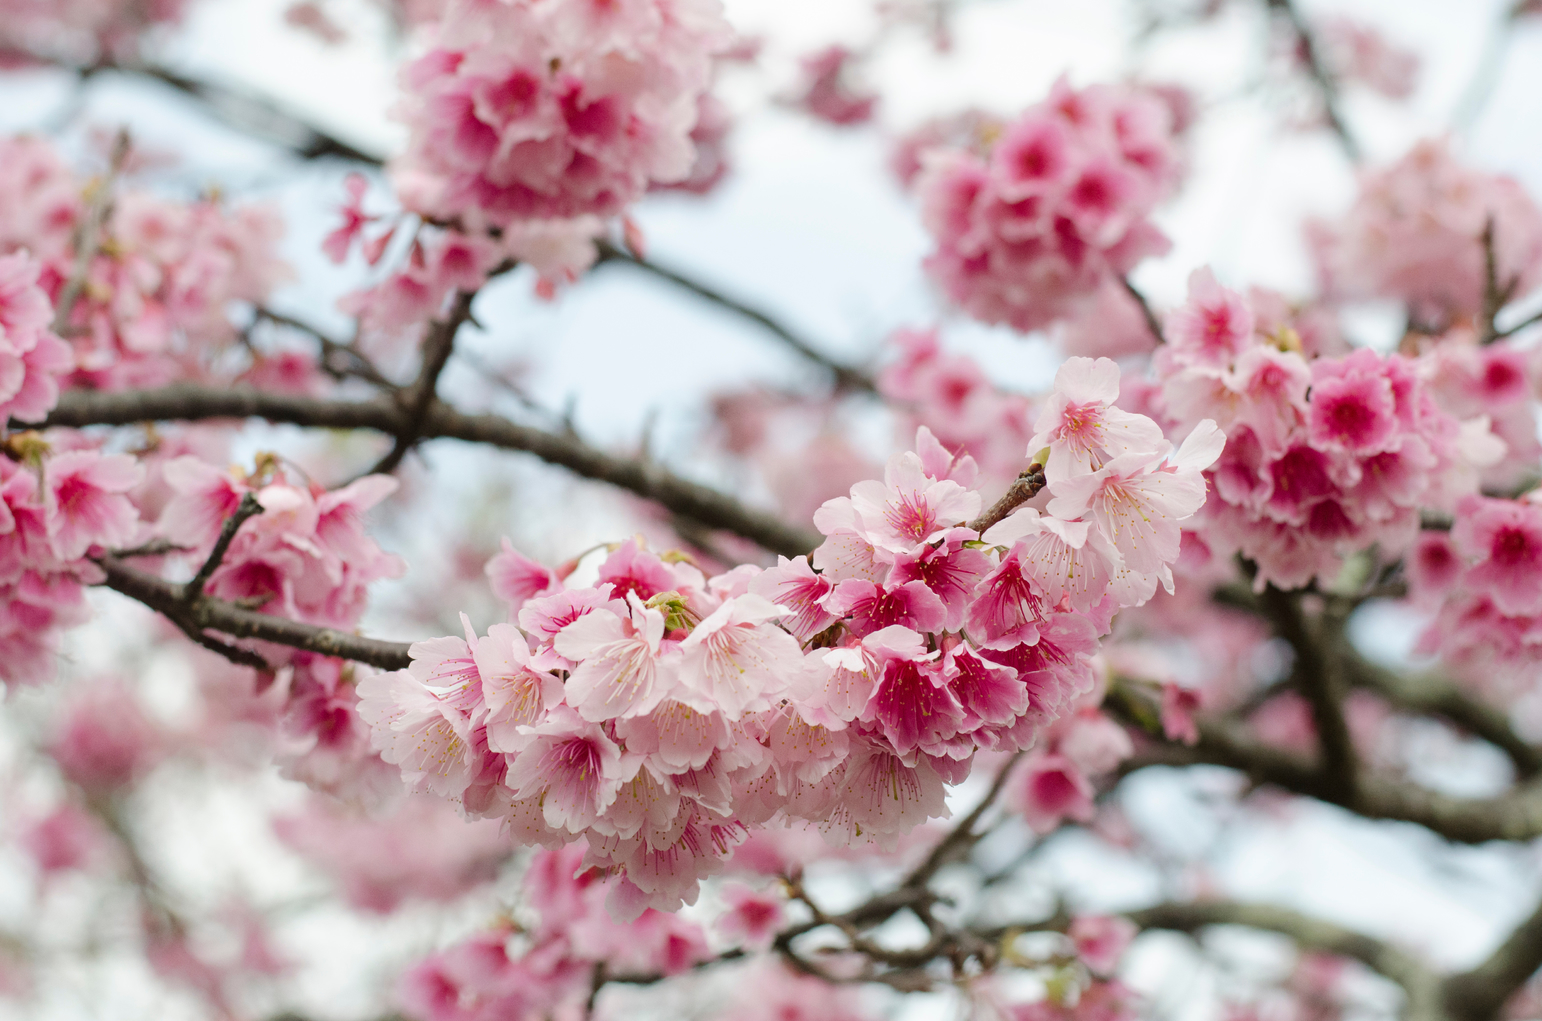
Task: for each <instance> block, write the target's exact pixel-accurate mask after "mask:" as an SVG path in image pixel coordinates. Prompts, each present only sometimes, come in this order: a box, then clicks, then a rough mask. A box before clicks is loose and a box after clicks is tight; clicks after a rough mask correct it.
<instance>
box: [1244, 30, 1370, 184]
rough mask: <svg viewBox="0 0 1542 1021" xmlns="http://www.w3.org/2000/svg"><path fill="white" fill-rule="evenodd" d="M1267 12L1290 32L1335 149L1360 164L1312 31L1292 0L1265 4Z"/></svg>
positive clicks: (1337, 89)
mask: <svg viewBox="0 0 1542 1021" xmlns="http://www.w3.org/2000/svg"><path fill="white" fill-rule="evenodd" d="M1266 2H1267V3H1268V5H1269V9H1270V10H1271V11H1274V12H1275V13H1276V14H1278V15H1280V17H1281V18H1282V19H1283V20H1284V21H1285V23H1286V24H1287V25H1289V26H1290V30H1291V32H1292V33H1294V35H1295V37H1296V45H1297V46H1299V47H1300V50H1301V60H1302V63H1304V64H1305V65H1306V71H1307V74H1309V75H1311V77H1312V81H1314V82H1315V83H1316V84H1317V91H1318V92H1319V93H1320V94H1321V96H1322V106H1323V115H1324V116H1325V117H1326V118H1327V121H1328V127H1330V128H1332V129H1333V134H1334V135H1335V136H1337V138H1338V140H1339V145H1340V146H1341V147H1342V148H1343V150H1344V155H1346V156H1348V157H1349V161H1350V162H1351V163H1358V162H1360V146H1359V144H1358V143H1357V142H1356V141H1355V137H1354V135H1352V134H1350V131H1349V125H1348V124H1347V123H1346V122H1345V120H1344V115H1343V113H1342V112H1341V111H1340V110H1339V86H1338V82H1336V81H1334V80H1333V76H1332V75H1331V74H1329V73H1328V69H1327V67H1326V66H1325V65H1324V64H1323V62H1322V55H1321V54H1320V53H1319V52H1318V49H1317V40H1316V39H1315V38H1314V37H1313V35H1312V30H1311V29H1310V28H1309V27H1308V26H1307V23H1306V19H1305V18H1304V17H1303V16H1302V14H1301V12H1300V11H1299V10H1298V9H1297V8H1296V5H1295V3H1294V2H1293V0H1266Z"/></svg>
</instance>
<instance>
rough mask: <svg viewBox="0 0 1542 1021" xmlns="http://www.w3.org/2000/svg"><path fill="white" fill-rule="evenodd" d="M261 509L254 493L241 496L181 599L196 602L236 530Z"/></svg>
mask: <svg viewBox="0 0 1542 1021" xmlns="http://www.w3.org/2000/svg"><path fill="white" fill-rule="evenodd" d="M262 511H263V507H262V504H261V503H259V502H258V501H257V496H256V494H255V493H247V494H245V495H244V496H242V497H241V502H240V503H239V504H237V505H236V509H235V511H234V512H233V513H232V514H231V515H230V517H228V518H226V519H225V523H224V524H223V525H221V526H220V534H219V538H217V539H215V540H214V548H213V549H211V550H210V551H209V555H208V557H207V558H205V560H204V562H203V564H202V566H200V567H199V568H198V573H197V574H195V575H193V579H192V580H191V581H189V582H188V583H187V584H186V585H185V586H184V587H183V589H182V599H183V601H184V602H187V603H193V602H196V601H197V600H198V599H199V598H200V597H201V596H202V595H203V590H204V586H205V585H207V584H209V579H210V578H212V577H214V572H215V571H217V570H219V566H220V563H221V562H222V561H224V559H225V553H226V551H228V550H229V549H230V544H231V543H232V542H234V541H235V538H236V532H238V531H240V530H241V526H242V525H243V524H245V523H246V520H247V519H248V518H251V517H255V516H256V515H258V514H261V513H262Z"/></svg>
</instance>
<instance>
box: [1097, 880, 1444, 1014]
mask: <svg viewBox="0 0 1542 1021" xmlns="http://www.w3.org/2000/svg"><path fill="white" fill-rule="evenodd" d="M1126 917H1127V918H1129V919H1130V921H1132V922H1134V923H1135V924H1136V925H1138V926H1140V927H1141V928H1142V929H1171V930H1175V931H1177V932H1188V933H1193V932H1197V931H1199V930H1200V929H1204V928H1207V927H1209V926H1212V925H1240V926H1245V927H1247V928H1249V929H1261V930H1264V931H1266V932H1277V933H1280V934H1281V935H1284V936H1289V937H1290V938H1291V939H1292V940H1294V941H1295V943H1296V945H1297V946H1299V947H1301V948H1302V949H1303V950H1316V951H1319V952H1321V953H1326V954H1334V955H1337V956H1340V957H1351V958H1354V959H1355V960H1357V961H1359V962H1361V963H1362V964H1364V965H1366V966H1367V967H1369V968H1370V969H1371V970H1373V971H1376V972H1378V973H1380V974H1381V975H1384V976H1386V977H1387V978H1389V979H1391V980H1392V981H1394V982H1396V983H1397V984H1398V985H1400V986H1402V987H1403V989H1404V990H1405V992H1406V993H1407V995H1408V1002H1407V1004H1406V1006H1405V1009H1404V1014H1403V1016H1404V1017H1405V1018H1408V1019H1414V1018H1420V1019H1429V1021H1433V1019H1435V1018H1438V1017H1440V1016H1441V1015H1440V1003H1441V1000H1440V994H1441V987H1440V979H1439V977H1438V976H1437V975H1436V973H1435V972H1434V971H1433V970H1431V969H1430V967H1429V966H1428V965H1427V964H1425V963H1424V962H1423V961H1420V960H1418V959H1417V958H1415V957H1413V956H1411V955H1409V954H1407V953H1405V952H1404V951H1402V950H1399V949H1398V948H1397V947H1395V946H1393V945H1392V944H1390V943H1388V942H1386V941H1385V940H1380V939H1376V938H1375V937H1373V936H1367V935H1365V934H1364V933H1360V932H1356V931H1354V930H1353V929H1346V928H1344V927H1343V926H1339V925H1334V924H1333V923H1332V922H1325V921H1323V920H1321V919H1318V918H1312V917H1311V916H1309V915H1303V914H1301V913H1299V912H1296V911H1291V910H1289V909H1288V908H1281V907H1274V906H1272V905H1268V904H1244V903H1238V902H1235V901H1221V900H1200V901H1190V902H1174V903H1170V904H1158V905H1155V906H1154V907H1149V908H1143V909H1141V910H1139V911H1131V912H1128V913H1127V914H1126Z"/></svg>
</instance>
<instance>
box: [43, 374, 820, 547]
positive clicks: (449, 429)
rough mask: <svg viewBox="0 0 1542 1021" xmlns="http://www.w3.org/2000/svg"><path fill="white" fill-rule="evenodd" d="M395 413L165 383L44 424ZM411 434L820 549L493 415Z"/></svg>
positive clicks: (306, 422) (720, 501)
mask: <svg viewBox="0 0 1542 1021" xmlns="http://www.w3.org/2000/svg"><path fill="white" fill-rule="evenodd" d="M403 416H404V411H403V409H402V407H401V405H400V404H399V403H398V402H396V401H394V400H392V399H390V398H387V397H378V398H374V399H371V400H365V401H350V400H338V399H330V398H317V397H307V396H302V395H296V394H281V393H271V392H267V391H262V390H255V389H249V388H245V387H231V388H220V387H213V386H199V385H193V384H174V385H172V386H167V387H160V388H158V389H152V390H123V391H112V392H107V391H92V390H70V391H66V392H65V393H64V394H62V395H60V398H59V404H58V406H57V407H55V408H54V410H53V412H52V413H51V414H50V415H49V416H48V419H47V420H46V422H45V423H44V425H43V427H44V428H47V427H50V426H70V427H72V428H81V427H84V426H89V425H132V424H135V423H138V422H147V421H204V420H208V419H221V418H265V419H267V420H269V421H271V422H286V423H289V424H292V425H299V426H307V427H312V428H326V429H371V430H374V431H377V432H383V433H387V434H389V435H392V436H395V435H398V434H400V432H401V431H402V429H403V426H404V418H403ZM32 428H36V426H32ZM420 438H421V439H423V440H431V439H458V440H463V441H466V442H468V443H483V444H486V445H488V446H493V447H499V448H501V449H505V450H519V451H524V452H526V453H530V454H534V455H535V456H536V457H539V458H540V459H541V460H543V461H546V462H548V463H550V464H556V465H561V466H562V467H564V468H567V469H569V470H570V471H572V472H573V473H574V474H577V475H581V476H583V477H584V478H590V479H596V480H598V481H601V482H608V483H610V484H611V485H614V486H618V487H620V488H622V489H626V490H630V491H631V492H633V493H636V494H637V495H638V496H642V497H645V498H647V499H650V500H653V501H655V502H657V503H660V504H662V505H663V506H665V507H667V508H668V509H669V510H671V511H673V512H675V513H676V514H680V515H682V516H684V517H688V518H691V519H693V520H695V521H699V522H701V523H702V524H703V525H706V526H707V527H709V528H721V529H724V530H726V531H729V532H733V533H735V534H736V535H741V536H743V537H745V538H746V539H750V540H752V541H754V542H756V543H759V544H760V545H761V546H763V547H765V548H766V549H768V550H770V551H771V552H773V553H781V554H783V555H784V556H789V557H795V556H798V555H800V554H805V553H807V552H808V551H809V550H811V549H813V548H814V547H815V546H817V545H818V544H819V540H820V537H819V536H818V535H817V534H815V533H812V532H810V531H807V530H805V529H803V528H799V527H796V526H793V525H788V524H786V523H784V522H782V521H780V520H778V519H777V518H776V517H775V516H773V515H771V514H768V513H765V512H763V511H758V510H754V509H752V508H749V507H746V506H744V505H743V504H741V503H740V502H739V501H737V500H735V499H734V498H733V497H731V496H728V495H726V494H724V493H720V492H717V491H716V490H713V489H710V488H708V487H706V486H702V485H699V484H697V483H694V482H689V481H686V480H685V479H682V478H680V477H679V476H677V475H674V474H671V473H670V472H668V471H666V470H664V469H663V468H661V467H659V466H658V465H656V464H653V463H643V462H639V461H636V460H631V459H627V458H621V457H616V456H613V455H611V454H606V453H604V452H603V451H600V450H596V449H595V448H593V447H590V446H588V445H586V444H585V443H583V442H582V441H581V440H579V439H577V438H576V437H573V436H570V435H563V434H558V433H551V432H545V431H543V430H540V429H536V428H532V427H530V426H525V425H520V424H519V423H517V422H513V421H510V420H509V419H506V418H502V417H500V416H498V415H490V414H483V415H468V414H465V413H462V412H460V411H457V410H455V409H454V408H452V407H450V406H449V405H447V404H444V403H443V402H441V401H438V400H434V401H433V402H431V403H430V404H429V407H428V411H427V413H426V415H425V416H424V420H423V427H422V430H421V432H420Z"/></svg>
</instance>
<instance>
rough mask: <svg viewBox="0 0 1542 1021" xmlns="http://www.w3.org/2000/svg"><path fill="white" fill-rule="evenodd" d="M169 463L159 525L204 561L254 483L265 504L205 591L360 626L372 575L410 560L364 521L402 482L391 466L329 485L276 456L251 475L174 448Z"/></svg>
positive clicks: (292, 614)
mask: <svg viewBox="0 0 1542 1021" xmlns="http://www.w3.org/2000/svg"><path fill="white" fill-rule="evenodd" d="M161 472H162V475H163V477H164V479H165V481H166V484H167V485H168V487H169V488H170V490H171V492H172V494H173V495H172V497H171V499H170V500H168V501H167V503H166V506H165V508H164V509H163V510H162V512H161V516H160V520H159V521H158V522H157V524H156V528H157V531H158V533H159V534H160V535H161V536H163V537H165V538H166V539H168V540H170V541H172V542H175V543H176V544H177V545H178V546H179V547H181V548H182V549H183V550H184V551H185V552H186V553H187V554H188V555H189V556H190V557H191V558H193V562H194V563H199V562H201V561H202V558H203V557H205V556H206V555H207V554H208V553H209V551H210V550H211V549H212V548H213V547H214V544H215V542H216V540H217V539H218V538H219V535H220V531H221V529H222V527H223V526H224V524H225V522H226V520H227V519H229V518H230V517H231V515H233V514H234V513H235V512H236V510H237V508H239V507H240V505H241V501H242V498H243V497H245V496H246V495H247V494H249V493H250V494H251V495H252V496H253V497H254V498H255V499H256V500H257V503H258V504H259V506H260V507H261V511H260V512H259V513H257V514H254V515H252V516H251V517H250V518H248V519H247V520H246V521H244V522H242V523H241V526H240V528H239V530H238V531H237V532H236V534H235V537H234V539H233V540H232V541H231V543H230V545H229V546H228V548H227V549H226V551H225V554H224V556H223V557H222V558H221V560H220V563H219V566H218V567H217V568H215V570H214V573H213V574H212V575H210V577H209V580H208V583H207V585H206V586H205V588H204V591H206V592H207V593H208V594H209V595H211V596H214V597H216V598H219V599H224V600H228V601H230V602H236V603H240V604H241V605H242V606H245V607H247V608H250V609H254V610H257V611H259V612H263V613H272V614H275V615H276V616H280V617H285V618H287V619H289V620H298V621H303V622H305V623H307V624H316V625H319V626H321V627H328V628H335V629H337V630H340V631H351V630H352V629H353V628H354V627H355V626H356V625H357V624H358V621H359V616H360V615H361V614H362V613H363V612H364V603H365V600H366V597H367V588H368V586H369V584H370V583H371V582H373V581H377V580H379V579H381V578H394V577H397V576H399V575H400V574H401V573H402V571H403V569H404V565H403V563H402V561H401V559H400V558H399V557H396V556H395V555H393V554H390V553H386V552H385V551H383V550H382V549H381V548H380V546H379V545H378V544H377V543H376V542H375V540H374V539H373V538H371V537H370V536H369V535H368V534H367V533H366V532H365V531H364V513H365V512H366V511H368V510H369V509H370V508H371V507H373V506H375V505H376V504H377V503H379V502H380V501H381V500H383V499H385V498H386V497H387V496H389V495H390V494H391V493H392V492H394V491H395V490H396V486H397V481H396V479H394V478H391V477H390V476H386V475H366V476H365V477H363V478H361V479H358V480H356V481H354V482H352V483H349V484H348V485H346V486H343V487H342V488H340V489H334V490H330V491H328V490H324V489H320V488H319V487H315V486H313V485H311V484H307V483H304V482H295V481H293V480H291V479H290V477H289V475H288V473H287V472H286V471H285V470H284V468H283V465H282V464H280V463H278V462H276V461H275V460H274V459H271V458H262V459H259V463H258V466H257V470H256V471H255V472H253V473H252V474H250V475H246V474H244V473H241V472H238V471H235V470H230V471H222V470H220V469H219V468H217V467H215V466H214V465H212V464H210V463H208V462H207V461H204V460H202V459H201V458H198V457H195V456H192V455H187V456H183V457H178V458H173V459H172V460H170V461H168V462H167V463H166V464H165V465H164V466H163V467H162V469H161ZM271 651H273V652H274V654H275V655H283V654H290V655H292V654H293V652H292V650H289V649H274V650H271Z"/></svg>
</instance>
